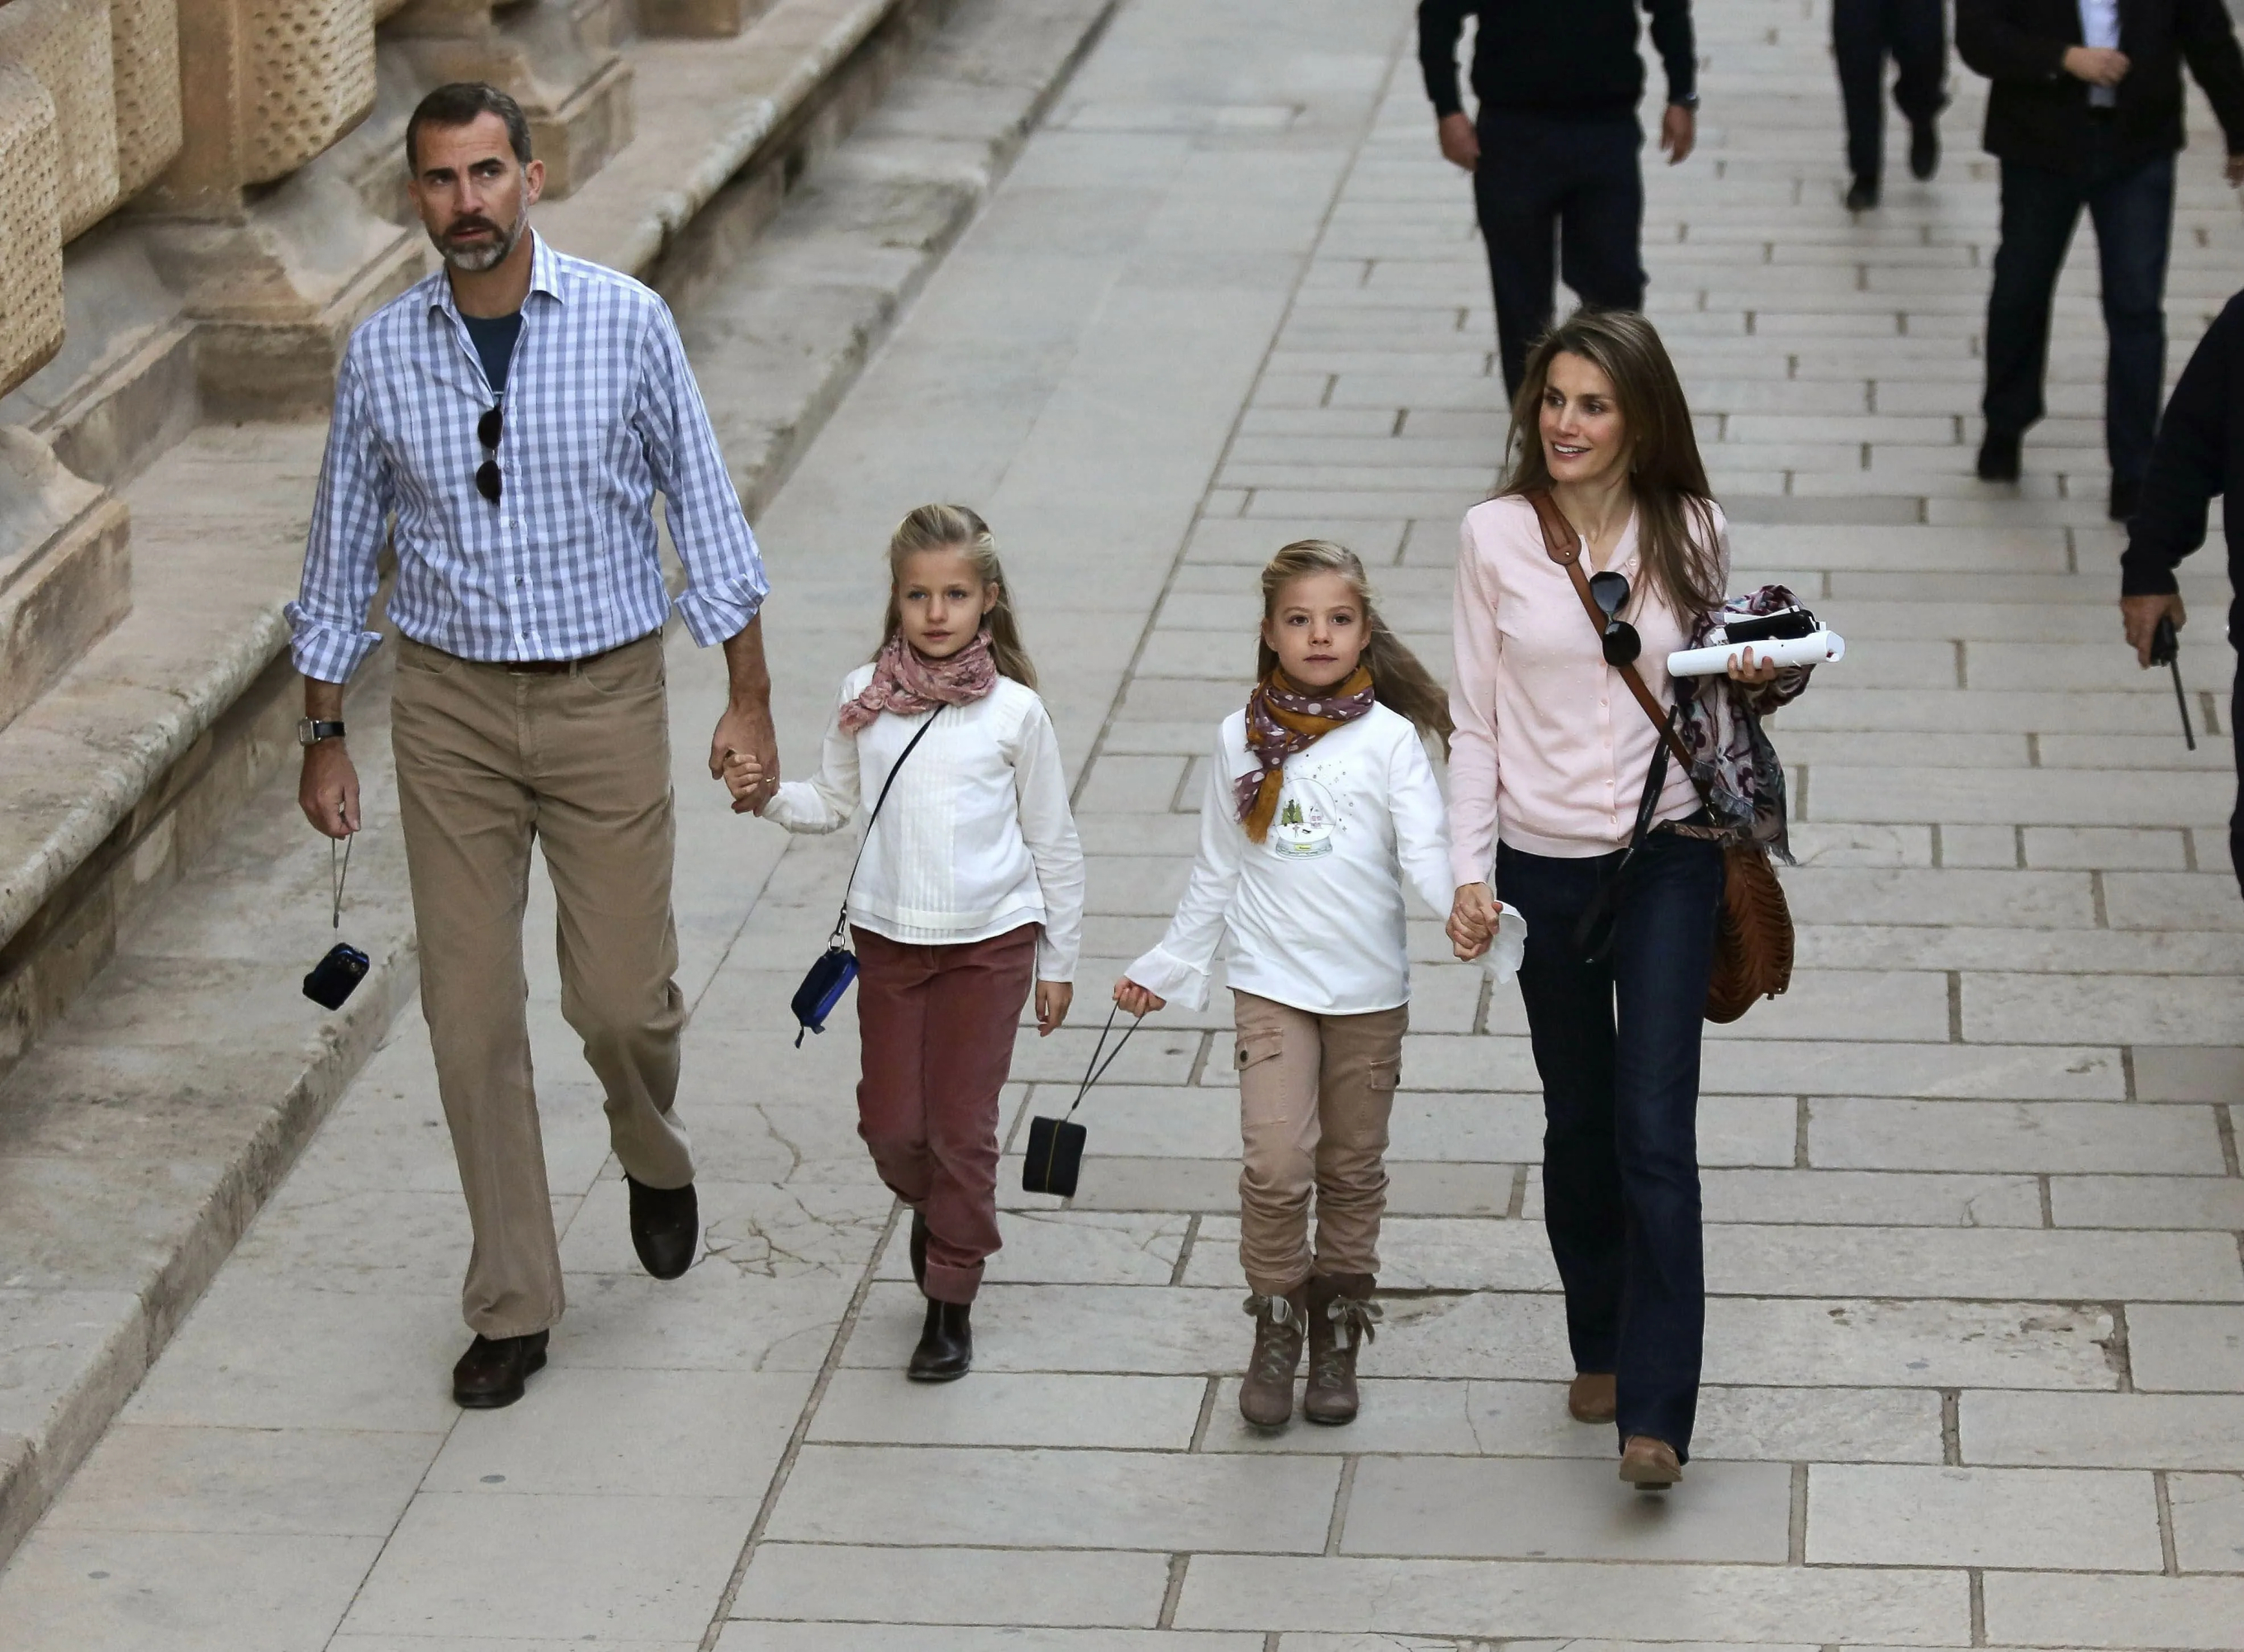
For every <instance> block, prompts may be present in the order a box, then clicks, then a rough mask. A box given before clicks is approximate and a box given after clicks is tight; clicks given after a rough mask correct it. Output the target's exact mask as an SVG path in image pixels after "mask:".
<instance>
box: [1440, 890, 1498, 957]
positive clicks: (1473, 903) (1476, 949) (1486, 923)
mask: <svg viewBox="0 0 2244 1652" xmlns="http://www.w3.org/2000/svg"><path fill="white" fill-rule="evenodd" d="M1500 910H1501V908H1500V906H1499V905H1498V904H1497V898H1496V891H1495V890H1492V889H1490V887H1489V886H1488V885H1487V884H1460V885H1458V887H1457V897H1456V898H1455V900H1454V901H1452V902H1451V904H1450V921H1449V922H1448V923H1447V924H1444V925H1443V929H1444V931H1446V933H1447V934H1448V935H1449V938H1450V950H1452V951H1455V952H1456V953H1457V957H1458V958H1462V959H1463V961H1464V962H1466V963H1468V964H1470V963H1471V962H1472V961H1473V960H1474V959H1475V958H1478V957H1480V956H1481V955H1482V954H1483V953H1484V952H1486V951H1488V949H1489V946H1490V944H1491V943H1493V942H1494V941H1495V939H1496V920H1497V913H1498V911H1500Z"/></svg>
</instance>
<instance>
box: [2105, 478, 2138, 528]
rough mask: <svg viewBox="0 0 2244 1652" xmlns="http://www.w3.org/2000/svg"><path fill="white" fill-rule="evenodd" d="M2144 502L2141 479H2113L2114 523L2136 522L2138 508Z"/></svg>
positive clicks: (2112, 514) (2111, 513)
mask: <svg viewBox="0 0 2244 1652" xmlns="http://www.w3.org/2000/svg"><path fill="white" fill-rule="evenodd" d="M2142 502H2143V484H2142V479H2141V478H2140V477H2132V478H2128V477H2116V476H2115V477H2112V507H2111V511H2110V515H2111V518H2112V520H2113V521H2114V522H2132V520H2134V517H2135V511H2136V507H2138V506H2139V505H2140V504H2142Z"/></svg>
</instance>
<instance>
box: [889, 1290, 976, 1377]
mask: <svg viewBox="0 0 2244 1652" xmlns="http://www.w3.org/2000/svg"><path fill="white" fill-rule="evenodd" d="M972 1312H973V1309H972V1307H971V1305H970V1304H969V1303H963V1302H936V1301H935V1300H934V1299H932V1298H929V1302H928V1304H927V1324H925V1325H924V1326H923V1327H922V1328H921V1330H920V1333H919V1346H918V1347H916V1348H915V1349H913V1350H912V1357H911V1364H909V1365H907V1366H906V1367H905V1368H904V1375H905V1376H907V1377H909V1378H911V1379H912V1381H914V1382H916V1383H955V1382H956V1381H957V1380H958V1379H959V1378H961V1377H963V1376H964V1375H965V1374H966V1373H967V1372H968V1371H970V1370H972V1369H973V1365H974V1328H973V1326H972V1325H970V1324H968V1323H967V1317H968V1316H969V1315H970V1314H971V1313H972Z"/></svg>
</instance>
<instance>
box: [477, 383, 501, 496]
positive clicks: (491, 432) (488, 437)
mask: <svg viewBox="0 0 2244 1652" xmlns="http://www.w3.org/2000/svg"><path fill="white" fill-rule="evenodd" d="M504 434H506V404H505V402H504V399H502V400H501V401H499V402H498V403H495V404H493V406H492V407H491V409H490V411H489V412H487V413H485V414H484V415H483V417H481V418H479V419H477V421H476V440H477V441H478V442H480V443H483V450H484V451H485V452H486V453H488V454H489V455H490V457H488V458H486V459H485V460H484V461H483V463H482V464H479V465H477V467H476V491H477V492H478V493H480V494H482V495H483V498H486V499H489V500H490V502H491V503H492V504H497V503H498V498H499V494H500V493H501V492H502V491H503V487H502V484H501V481H500V478H499V470H498V439H499V437H502V436H504Z"/></svg>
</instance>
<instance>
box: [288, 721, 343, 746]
mask: <svg viewBox="0 0 2244 1652" xmlns="http://www.w3.org/2000/svg"><path fill="white" fill-rule="evenodd" d="M342 737H343V726H342V724H341V721H335V722H324V721H322V722H314V721H312V719H310V718H309V717H300V718H298V719H297V721H296V743H297V744H298V745H300V746H316V745H318V744H319V743H320V742H321V741H323V740H341V738H342Z"/></svg>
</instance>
